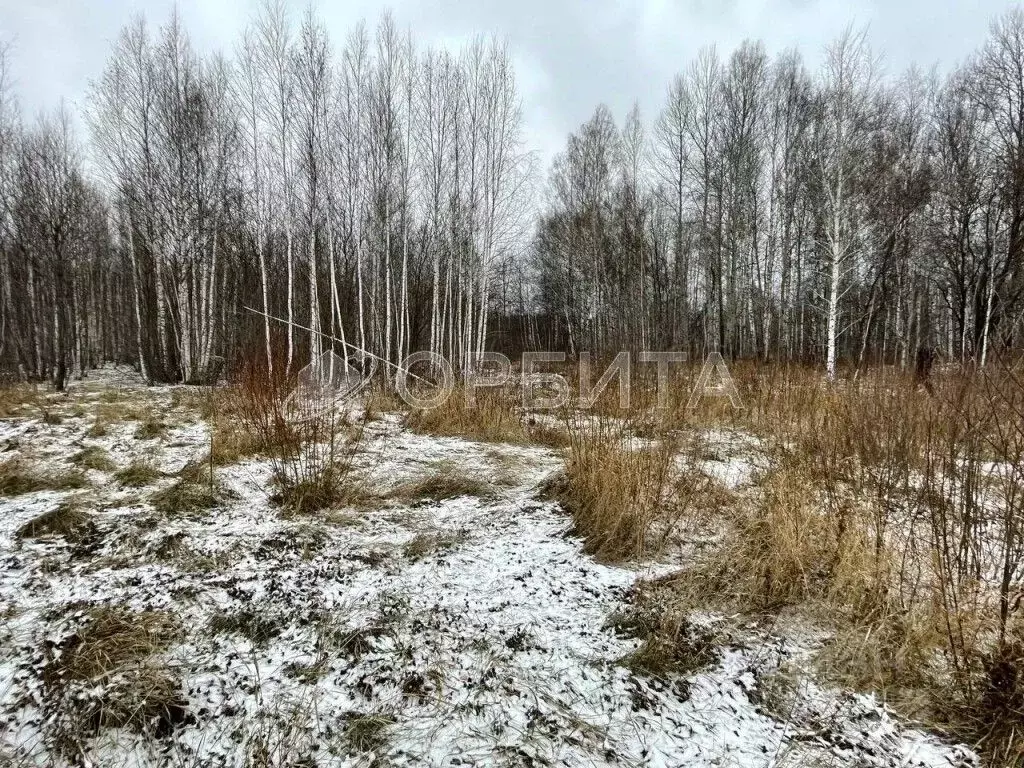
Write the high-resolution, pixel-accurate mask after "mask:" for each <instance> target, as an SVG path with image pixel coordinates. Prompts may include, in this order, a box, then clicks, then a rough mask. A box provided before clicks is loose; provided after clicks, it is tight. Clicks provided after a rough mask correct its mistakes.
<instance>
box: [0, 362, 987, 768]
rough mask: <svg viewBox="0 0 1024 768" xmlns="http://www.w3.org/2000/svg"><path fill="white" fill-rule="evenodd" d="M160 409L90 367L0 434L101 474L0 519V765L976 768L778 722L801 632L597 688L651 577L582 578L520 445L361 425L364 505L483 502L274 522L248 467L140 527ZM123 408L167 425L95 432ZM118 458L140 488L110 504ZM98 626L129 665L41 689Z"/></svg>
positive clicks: (801, 655) (851, 708) (168, 408)
mask: <svg viewBox="0 0 1024 768" xmlns="http://www.w3.org/2000/svg"><path fill="white" fill-rule="evenodd" d="M180 392H181V390H176V389H175V388H151V389H146V388H144V387H142V386H141V384H140V383H139V382H138V381H137V380H136V379H135V378H134V377H133V376H132V375H131V373H130V372H126V371H124V370H114V369H106V370H104V371H100V372H96V373H94V374H93V375H91V376H90V377H89V379H87V380H86V381H84V382H75V383H74V385H73V387H72V388H71V391H70V393H69V395H68V396H67V397H64V396H58V395H52V394H50V395H46V396H45V403H44V407H43V409H41V410H40V409H37V410H36V411H34V412H31V413H26V414H25V415H19V416H15V417H12V418H9V419H6V420H3V421H0V451H2V455H0V460H4V461H17V462H20V463H21V464H22V465H24V466H28V467H30V468H31V469H32V470H33V471H35V472H36V473H37V474H43V475H45V476H50V477H59V476H62V474H64V473H68V472H71V471H72V470H73V469H74V465H73V464H72V457H75V456H78V457H81V456H82V455H83V454H82V452H83V451H88V450H89V449H93V453H94V454H97V455H98V454H100V453H101V452H100V451H97V450H96V449H102V452H105V455H106V456H108V457H109V459H110V460H111V462H112V463H111V464H109V465H107V466H105V467H103V468H90V469H86V470H84V472H85V478H84V479H85V483H84V484H82V487H80V488H68V489H67V490H61V491H56V490H46V489H43V490H32V489H28V490H26V489H19V488H15V489H13V490H14V491H21V490H26V492H16V493H13V495H10V494H9V495H4V496H2V497H0V617H2V618H3V623H2V629H0V765H3V766H7V765H11V766H22V765H25V766H28V765H32V766H35V765H38V766H46V765H80V766H103V768H107V767H108V766H110V767H116V766H157V765H161V766H164V765H166V766H370V765H395V766H398V765H428V766H469V765H496V766H505V765H508V766H543V765H561V766H591V765H594V766H598V765H599V766H720V767H723V768H724V767H726V766H742V767H744V768H747V767H753V766H865V767H866V766H893V767H895V766H970V765H975V764H977V758H976V757H975V756H974V755H973V754H972V753H971V752H970V751H969V750H967V749H965V748H963V747H959V746H957V745H953V744H948V743H944V742H943V741H941V740H940V739H939V738H938V737H937V736H936V735H932V734H926V733H925V732H924V731H923V730H920V729H918V728H915V727H912V726H911V725H910V724H906V723H901V722H899V721H898V720H897V719H896V718H895V717H894V716H892V715H891V714H890V713H889V712H888V711H887V710H886V709H885V708H884V707H882V706H880V705H879V704H877V703H876V702H875V700H874V699H872V698H871V697H867V696H862V695H857V694H852V693H845V692H841V691H835V690H829V689H823V688H821V687H819V686H817V685H816V684H814V683H813V682H811V681H810V680H809V678H807V677H800V678H798V681H797V683H795V685H796V690H795V691H791V695H790V696H789V698H788V699H787V701H788V702H789V704H788V705H787V706H786V708H785V709H786V711H785V712H780V711H779V709H780V708H779V707H778V706H770V705H769V703H768V701H767V700H768V698H770V697H769V696H768V695H767V694H766V691H767V690H768V688H769V682H770V681H772V680H776V679H778V677H779V673H780V670H782V669H788V670H792V669H800V667H801V664H803V663H804V662H805V661H806V660H807V659H808V658H809V657H810V655H811V654H812V653H813V651H814V649H815V643H816V642H817V641H816V638H815V633H814V632H813V631H810V630H807V629H799V628H791V627H783V626H782V624H779V625H776V626H770V627H767V628H766V627H764V626H755V625H750V626H749V627H747V628H746V629H743V630H737V629H736V624H735V622H727V621H726V620H725V617H721V616H717V615H714V614H711V613H708V614H702V615H699V616H694V617H691V621H692V623H693V626H695V627H697V628H699V629H700V630H701V631H702V632H705V633H706V634H707V636H709V637H713V638H714V639H715V644H714V648H713V649H712V651H711V652H710V653H709V654H707V655H706V659H705V663H704V664H702V666H701V667H700V668H699V669H696V670H694V671H692V672H690V673H688V674H673V675H665V676H651V675H649V674H644V673H643V672H642V671H639V670H637V669H635V668H633V667H632V666H631V665H629V664H626V663H623V660H624V659H627V658H629V656H630V654H631V653H632V652H633V651H635V650H636V649H637V647H638V644H639V643H640V640H638V639H635V638H631V637H629V636H627V635H626V634H623V633H622V632H618V631H616V629H615V628H614V627H613V624H614V623H615V622H614V619H615V617H616V616H619V615H622V614H623V612H628V611H629V609H630V603H631V600H632V597H633V594H634V593H633V587H634V585H635V584H637V582H638V581H640V580H643V579H645V578H652V577H656V576H661V575H664V574H666V573H669V572H671V570H672V568H673V565H672V564H671V563H664V562H663V563H651V564H647V565H645V566H643V567H623V566H613V565H607V564H602V563H599V562H596V561H595V560H594V559H592V558H591V557H589V556H588V555H586V554H585V553H584V552H583V550H582V547H581V543H580V542H579V541H578V540H577V539H576V538H574V537H573V536H572V535H570V534H569V523H570V521H569V519H568V518H567V517H566V515H565V514H564V513H563V512H562V511H561V510H560V509H559V508H558V507H557V505H556V504H554V503H552V502H549V501H544V500H543V499H542V496H543V495H542V493H541V490H540V489H541V487H542V486H543V483H544V481H545V480H546V479H547V478H548V477H549V476H551V475H552V474H553V473H554V472H556V471H557V470H558V469H559V468H560V466H561V461H562V459H561V456H560V455H559V453H558V452H557V451H554V450H551V449H548V448H541V447H531V446H526V447H524V446H513V445H504V444H481V443H474V442H470V441H466V440H461V439H457V438H437V437H429V436H424V435H418V434H413V433H411V432H409V431H407V430H405V429H404V428H403V424H402V419H401V417H400V416H398V415H397V414H386V415H384V416H383V417H382V418H379V419H377V420H376V421H373V422H371V423H370V424H369V426H368V428H367V432H366V435H365V437H364V440H363V443H362V445H361V446H360V449H359V453H358V454H357V455H356V457H355V462H356V472H357V474H358V475H359V477H360V478H361V479H362V480H363V481H364V482H365V483H366V484H367V485H368V486H370V487H371V488H373V489H374V490H375V491H377V492H379V493H381V494H382V495H386V494H387V492H388V491H389V490H391V489H394V488H396V487H398V486H400V485H401V484H402V483H408V482H409V481H414V480H417V479H421V478H424V477H428V476H430V475H431V473H436V472H437V471H438V470H439V469H444V468H452V467H455V468H457V469H458V471H459V472H460V473H463V474H465V475H467V476H472V477H473V478H476V479H477V480H479V481H481V483H482V484H485V485H486V487H487V488H488V489H489V490H488V492H487V493H481V494H479V495H474V496H459V497H456V498H451V499H446V500H441V501H431V500H420V501H412V502H402V501H399V500H397V499H394V498H393V499H390V500H389V501H387V502H386V503H382V504H380V505H377V506H375V507H374V508H372V509H360V508H352V509H337V510H330V511H328V512H324V513H318V514H315V515H309V516H304V517H292V518H290V519H285V518H283V517H282V516H281V515H280V514H279V511H278V509H277V508H276V507H275V505H274V504H273V502H272V501H271V499H270V495H271V493H270V490H269V486H270V482H269V481H270V467H269V465H268V463H267V462H266V461H264V460H262V459H260V458H258V457H257V458H247V459H243V460H241V461H239V462H238V463H236V464H233V465H230V466H224V467H219V468H218V469H217V476H218V482H219V483H220V484H221V485H222V488H223V491H222V493H221V497H222V500H221V502H220V503H219V504H218V505H217V506H216V507H214V508H213V509H202V510H197V511H192V512H187V511H186V512H175V513H171V512H167V511H165V510H162V508H161V505H160V504H156V505H154V498H158V496H157V494H159V493H160V492H161V491H163V490H165V489H167V488H169V487H171V486H173V485H174V484H175V483H176V482H177V481H178V478H177V477H176V476H175V475H176V473H179V472H181V471H182V470H183V469H184V468H186V467H187V466H188V465H189V462H192V461H195V460H198V459H200V458H201V457H202V456H203V455H204V454H205V453H206V452H207V451H208V450H209V444H208V443H209V431H208V426H207V424H206V423H205V422H204V421H203V420H202V418H201V416H200V414H199V413H198V412H197V411H195V410H190V407H191V406H189V405H188V403H192V402H194V401H195V400H196V398H194V397H193V398H189V397H181V396H180ZM112 393H113V394H112ZM129 406H130V407H132V408H135V409H136V410H137V411H138V413H136V414H135V415H136V416H138V415H139V414H155V415H156V416H157V417H159V419H161V420H162V421H163V422H164V423H165V425H166V426H167V428H166V429H165V430H154V431H157V432H159V434H155V435H152V436H150V434H149V433H148V432H147V431H146V430H145V429H141V428H140V424H142V423H144V421H145V417H144V418H143V420H142V422H140V420H139V419H138V418H125V419H123V420H118V417H117V416H116V411H118V410H119V409H124V408H128V407H129ZM99 411H104V412H106V413H107V414H108V416H109V419H108V422H107V427H106V430H105V434H97V433H98V432H102V431H103V430H96V429H95V428H94V425H95V424H96V422H97V413H98V412H99ZM91 435H92V436H91ZM707 439H708V441H709V443H710V444H711V445H712V446H714V445H715V444H716V443H722V444H727V446H726V447H727V448H729V450H728V451H726V450H723V451H722V454H723V457H721V458H719V459H709V461H708V466H707V467H706V468H705V469H706V471H708V473H709V474H712V475H713V476H714V477H716V478H718V479H719V480H720V481H721V482H722V483H723V484H725V485H727V486H738V485H742V484H743V483H744V482H746V481H747V478H748V476H749V474H750V472H751V471H753V469H752V467H753V466H754V464H755V462H754V460H753V459H752V458H751V457H746V456H744V455H743V454H742V451H739V453H738V454H737V450H736V446H737V445H740V446H742V445H745V444H746V443H745V442H744V440H743V439H739V440H737V437H736V436H735V435H729V434H726V433H721V434H718V433H713V434H709V435H708V436H707ZM726 456H727V458H726ZM140 460H141V461H144V462H148V463H149V465H151V466H152V468H154V469H155V470H156V474H155V475H154V476H153V478H152V479H151V481H150V482H149V483H147V484H139V485H137V486H132V485H131V484H126V483H125V482H122V481H121V480H118V479H117V477H118V475H117V472H118V471H119V470H123V469H125V468H126V467H129V466H132V465H133V462H139V461H140ZM79 463H81V460H80V459H79ZM94 463H99V462H94ZM120 477H124V475H123V474H122V475H121V476H120ZM79 484H81V483H79ZM68 504H73V505H74V508H75V509H77V510H80V511H83V512H84V513H85V514H84V515H80V516H79V517H78V518H76V520H77V522H76V524H75V526H74V527H73V529H70V530H65V531H63V532H57V533H53V532H47V531H46V530H42V531H37V530H35V529H32V527H31V525H30V523H31V521H32V520H34V519H36V518H38V516H40V515H42V514H45V513H47V512H52V511H54V510H56V509H58V508H62V505H64V507H63V508H67V505H68ZM26 526H28V527H26ZM679 551H685V548H681V549H680V550H679ZM101 621H105V622H106V626H108V627H113V628H114V630H117V628H118V627H122V626H128V627H131V626H138V625H140V624H141V625H143V626H144V627H145V630H144V631H143V632H142V633H141V635H140V637H141V638H142V640H141V641H139V642H136V643H135V645H134V646H132V647H124V646H125V644H124V643H122V644H121V645H120V646H116V645H115V646H111V647H117V648H118V652H117V658H113V659H112V658H106V659H98V660H93V661H94V663H93V664H92V667H91V668H92V669H95V670H96V672H95V674H92V675H90V674H84V675H83V674H78V675H77V676H75V677H74V678H73V679H69V678H68V673H67V670H68V669H71V668H72V666H71V664H70V663H69V662H68V660H69V659H75V660H77V661H79V662H80V661H81V660H82V657H83V654H84V653H87V652H89V651H90V648H89V647H87V643H86V641H85V640H84V639H83V638H87V637H90V636H92V635H90V634H89V632H87V631H86V630H87V629H88V630H89V631H90V632H92V634H95V631H94V630H95V629H96V625H97V624H98V623H99V622H101ZM90 628H91V629H90ZM135 634H136V635H138V634H139V633H138V632H136V633H135ZM82 668H83V664H81V663H79V664H77V665H76V666H75V667H74V669H77V670H80V669H82ZM84 668H85V669H86V670H88V669H90V667H89V665H84Z"/></svg>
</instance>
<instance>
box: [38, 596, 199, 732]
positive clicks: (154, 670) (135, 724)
mask: <svg viewBox="0 0 1024 768" xmlns="http://www.w3.org/2000/svg"><path fill="white" fill-rule="evenodd" d="M77 623H78V627H77V629H76V630H75V631H74V632H73V633H72V634H71V635H69V636H67V637H66V638H64V640H63V641H61V643H60V644H59V645H58V646H57V647H56V648H54V649H53V650H52V651H50V652H48V655H47V659H46V663H45V665H44V668H43V673H42V675H43V686H44V691H45V692H46V700H45V706H46V708H47V709H48V710H49V711H50V726H51V727H52V728H53V729H54V730H56V731H57V734H56V736H57V738H56V741H57V742H58V744H59V745H61V746H62V747H63V748H64V749H65V750H67V751H74V750H75V748H76V747H77V745H78V744H80V743H81V741H82V739H83V738H85V737H88V736H89V735H91V734H94V733H96V732H97V731H99V730H100V729H103V728H130V729H132V730H136V731H140V732H145V733H149V734H152V735H155V736H160V735H166V734H167V733H169V732H170V730H171V729H173V728H174V727H175V726H176V725H178V724H180V723H182V722H184V721H185V720H187V718H188V710H187V703H186V701H185V699H184V697H183V695H182V690H181V683H180V681H178V680H177V678H176V677H175V676H174V675H173V673H172V672H171V670H170V669H169V668H168V667H167V666H166V664H164V663H162V662H160V661H159V660H158V659H157V658H155V657H156V655H157V654H158V653H159V652H160V651H162V650H163V649H164V648H166V647H167V646H168V645H169V644H170V643H171V642H172V640H173V639H174V637H175V636H176V635H177V633H178V632H179V631H180V630H179V624H178V622H177V620H176V619H175V618H174V617H173V616H172V615H170V614H168V613H165V612H162V611H143V612H136V611H132V610H131V609H129V608H126V607H122V606H97V607H93V608H89V609H87V610H86V611H85V612H84V613H83V614H81V615H80V616H79V617H78V622H77Z"/></svg>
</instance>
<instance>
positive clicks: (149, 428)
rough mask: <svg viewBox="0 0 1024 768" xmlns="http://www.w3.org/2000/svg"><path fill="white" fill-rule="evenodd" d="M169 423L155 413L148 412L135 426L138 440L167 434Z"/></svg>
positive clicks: (152, 438)
mask: <svg viewBox="0 0 1024 768" xmlns="http://www.w3.org/2000/svg"><path fill="white" fill-rule="evenodd" d="M167 430H168V426H167V423H166V422H165V421H164V420H163V419H161V418H159V417H158V416H156V415H154V414H148V415H147V416H146V417H145V418H144V419H143V420H142V421H141V422H139V425H138V426H137V427H136V428H135V432H134V435H135V439H136V440H154V439H156V438H158V437H163V436H164V435H166V434H167Z"/></svg>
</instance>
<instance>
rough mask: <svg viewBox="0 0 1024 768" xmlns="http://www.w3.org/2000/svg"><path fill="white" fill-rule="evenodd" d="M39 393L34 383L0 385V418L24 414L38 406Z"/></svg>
mask: <svg viewBox="0 0 1024 768" xmlns="http://www.w3.org/2000/svg"><path fill="white" fill-rule="evenodd" d="M40 401H41V393H40V391H39V389H38V388H37V387H36V386H35V385H34V384H10V385H6V386H0V419H9V418H11V417H14V416H25V415H27V414H28V413H31V412H32V411H33V410H34V409H35V408H37V407H38V404H39V402H40Z"/></svg>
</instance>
